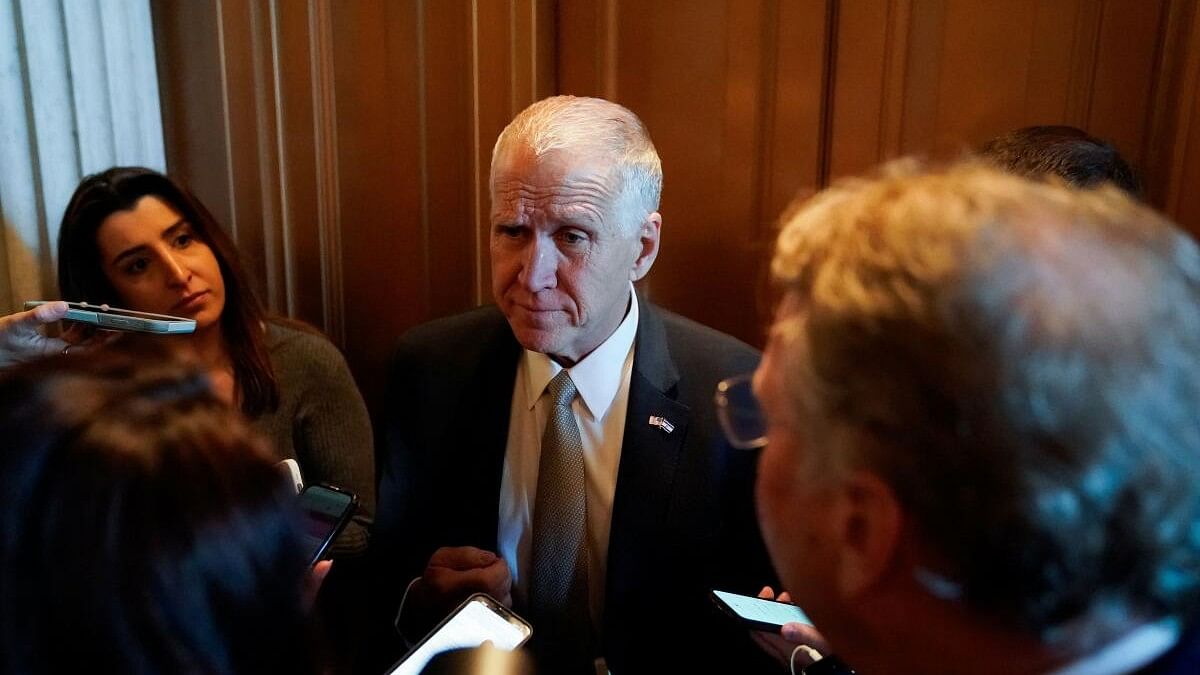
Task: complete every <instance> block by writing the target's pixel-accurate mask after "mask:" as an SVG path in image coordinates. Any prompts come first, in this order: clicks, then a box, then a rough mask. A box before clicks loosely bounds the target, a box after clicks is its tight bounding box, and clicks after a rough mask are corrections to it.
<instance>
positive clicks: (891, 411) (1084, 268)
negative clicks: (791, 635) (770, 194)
mask: <svg viewBox="0 0 1200 675" xmlns="http://www.w3.org/2000/svg"><path fill="white" fill-rule="evenodd" d="M772 270H773V273H774V276H775V278H776V280H777V281H778V282H779V284H780V285H781V286H782V288H783V290H784V291H785V296H784V299H783V301H782V304H781V306H780V308H779V311H778V315H777V318H776V320H775V323H774V326H773V328H772V330H771V337H770V341H769V343H768V346H767V350H766V353H765V354H764V356H763V360H762V364H761V366H760V367H759V370H758V372H757V374H756V375H755V389H756V392H757V393H758V395H759V399H760V400H761V402H762V406H763V410H764V411H765V413H766V419H767V423H768V435H767V438H768V444H767V446H766V449H765V450H764V451H763V455H762V463H761V466H760V471H759V477H758V489H757V493H758V503H759V513H760V517H761V522H762V525H763V533H764V536H765V537H766V540H767V544H768V548H769V549H770V551H771V555H772V560H773V561H774V562H775V564H776V568H777V570H778V571H779V574H780V577H781V579H782V581H783V584H784V587H785V588H787V589H788V590H789V591H790V593H791V597H792V600H794V601H795V602H796V603H797V604H799V605H800V606H801V607H802V608H804V610H805V611H806V612H807V613H808V615H809V616H810V617H812V619H813V620H814V623H815V624H816V626H817V627H818V628H819V629H820V630H821V632H822V633H823V634H824V636H825V638H827V640H828V642H829V644H830V645H831V646H832V648H833V649H834V650H836V651H837V653H838V654H839V655H840V656H842V657H844V658H845V659H846V661H848V662H850V663H853V664H854V665H855V666H856V667H857V668H859V669H860V672H863V673H893V674H900V675H904V674H906V673H912V674H914V675H915V674H918V673H919V674H921V675H931V674H938V673H956V674H961V675H974V674H988V673H1004V674H1005V675H1010V674H1015V675H1020V674H1031V675H1032V674H1050V673H1053V674H1057V675H1067V674H1070V675H1083V674H1087V675H1121V674H1126V673H1139V674H1143V675H1150V674H1151V673H1153V674H1166V673H1180V674H1181V673H1193V674H1194V673H1197V672H1200V638H1198V636H1197V634H1196V632H1195V628H1194V626H1195V623H1194V619H1195V618H1196V617H1197V599H1198V596H1200V249H1198V247H1197V246H1196V243H1195V242H1193V241H1192V240H1191V239H1189V238H1188V237H1187V236H1186V235H1185V234H1184V233H1182V232H1180V231H1179V230H1178V229H1177V228H1176V227H1174V226H1173V225H1171V224H1170V223H1169V222H1167V221H1166V220H1165V219H1163V218H1162V217H1161V216H1159V215H1157V214H1155V213H1154V212H1153V211H1151V210H1150V209H1148V208H1146V207H1143V206H1140V205H1138V204H1137V203H1135V202H1134V201H1133V200H1132V199H1130V198H1129V197H1127V196H1125V195H1123V194H1122V193H1120V192H1119V191H1118V190H1117V189H1115V188H1113V187H1104V188H1100V189H1097V190H1094V191H1088V192H1078V191H1070V190H1068V189H1066V188H1065V187H1061V186H1056V185H1049V184H1035V183H1030V182H1027V181H1025V180H1023V179H1021V178H1017V177H1014V176H1010V175H1005V174H1002V173H999V172H997V171H995V170H994V169H990V168H985V167H982V166H970V165H967V166H961V167H954V168H950V169H945V170H940V171H928V172H919V171H918V172H913V171H912V170H911V169H910V168H905V167H903V166H893V167H891V168H889V169H887V170H885V172H884V174H883V175H882V176H881V177H878V178H875V179H871V180H853V181H847V182H843V183H842V184H840V185H838V186H836V187H834V188H832V189H830V190H827V191H826V192H824V193H822V194H820V195H818V196H817V197H815V198H814V199H812V200H811V201H809V202H807V203H804V204H802V205H800V206H799V208H797V209H795V210H794V211H792V212H791V213H790V214H789V215H787V216H785V217H784V227H783V231H782V233H781V235H780V237H779V243H778V248H777V251H776V253H775V258H774V262H773V266H772Z"/></svg>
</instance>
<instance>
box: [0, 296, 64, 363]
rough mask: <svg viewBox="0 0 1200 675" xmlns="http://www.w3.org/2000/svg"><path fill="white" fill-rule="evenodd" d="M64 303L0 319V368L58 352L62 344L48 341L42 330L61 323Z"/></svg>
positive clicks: (59, 340)
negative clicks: (55, 323)
mask: <svg viewBox="0 0 1200 675" xmlns="http://www.w3.org/2000/svg"><path fill="white" fill-rule="evenodd" d="M67 309H68V308H67V303H65V302H53V303H49V304H47V305H44V306H38V307H36V308H33V309H27V310H25V311H24V312H15V313H13V314H9V315H7V316H0V368H2V367H6V366H11V365H14V364H17V363H24V362H26V361H30V360H33V359H38V358H41V357H43V356H48V355H50V354H56V353H58V352H61V351H62V350H63V349H64V348H65V347H68V346H69V343H67V342H66V341H64V340H61V339H59V338H53V337H48V336H46V335H44V334H43V333H42V331H41V330H40V329H41V327H42V326H44V325H47V324H51V323H54V322H56V321H59V320H61V319H62V318H63V317H64V316H66V313H67Z"/></svg>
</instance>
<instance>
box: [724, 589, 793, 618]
mask: <svg viewBox="0 0 1200 675" xmlns="http://www.w3.org/2000/svg"><path fill="white" fill-rule="evenodd" d="M713 595H714V596H716V597H717V599H718V600H719V601H721V602H722V603H724V604H725V606H726V607H728V608H729V610H730V611H732V612H733V613H734V614H737V615H738V616H739V617H741V618H742V619H745V620H746V621H750V622H753V623H759V624H770V625H772V626H782V625H783V624H785V623H791V622H792V621H798V622H800V623H806V624H808V625H810V626H811V625H812V619H809V618H808V615H807V614H805V613H804V612H803V611H802V610H801V609H800V608H799V607H797V606H795V605H789V604H788V603H786V602H775V601H774V600H763V599H762V598H752V597H750V596H748V595H739V594H737V593H727V592H725V591H713Z"/></svg>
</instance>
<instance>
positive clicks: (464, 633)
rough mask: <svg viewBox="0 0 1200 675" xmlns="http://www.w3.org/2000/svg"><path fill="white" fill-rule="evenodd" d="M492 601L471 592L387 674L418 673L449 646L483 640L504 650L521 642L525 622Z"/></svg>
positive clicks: (526, 634) (471, 644)
mask: <svg viewBox="0 0 1200 675" xmlns="http://www.w3.org/2000/svg"><path fill="white" fill-rule="evenodd" d="M493 602H495V601H494V600H491V598H488V597H486V596H472V597H471V598H470V599H468V600H467V602H465V603H463V604H462V605H461V606H460V607H459V608H458V609H457V610H455V612H454V614H452V615H451V616H450V618H449V619H448V620H447V621H445V622H444V623H442V625H440V626H438V627H437V628H435V629H434V631H433V632H432V633H430V634H429V636H428V637H426V638H425V640H424V641H422V642H421V644H420V645H418V646H417V648H416V649H415V650H413V651H412V652H411V653H410V654H409V655H408V656H406V657H405V658H404V660H403V661H401V662H400V663H399V664H397V665H396V667H395V668H394V669H392V670H391V671H388V674H387V675H417V673H420V672H421V670H422V669H424V668H425V666H426V664H428V663H429V660H430V659H432V658H433V657H434V656H437V655H438V654H439V653H441V652H444V651H447V650H450V649H460V648H463V647H478V646H479V645H481V644H483V643H484V642H491V643H492V644H493V645H495V646H496V647H497V648H499V649H507V650H513V649H516V648H517V647H519V646H521V644H523V643H524V642H525V640H526V639H528V638H529V634H530V630H529V626H528V624H525V623H524V622H523V621H521V619H519V618H518V617H516V615H514V614H512V613H511V612H509V611H508V610H506V609H503V608H502V607H501V608H499V609H498V610H497V609H493V608H492V607H491V606H489V605H490V604H491V603H493ZM500 612H503V614H501V613H500Z"/></svg>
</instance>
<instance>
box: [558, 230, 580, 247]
mask: <svg viewBox="0 0 1200 675" xmlns="http://www.w3.org/2000/svg"><path fill="white" fill-rule="evenodd" d="M558 238H559V239H561V240H562V241H563V243H566V244H582V243H583V242H585V241H587V236H586V235H584V234H583V233H582V232H577V231H575V230H562V231H560V232H559V233H558Z"/></svg>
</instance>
